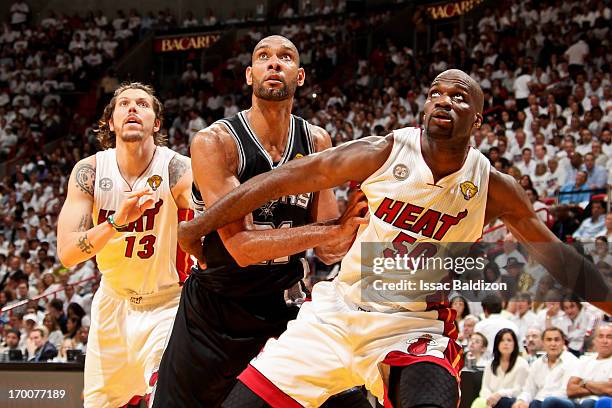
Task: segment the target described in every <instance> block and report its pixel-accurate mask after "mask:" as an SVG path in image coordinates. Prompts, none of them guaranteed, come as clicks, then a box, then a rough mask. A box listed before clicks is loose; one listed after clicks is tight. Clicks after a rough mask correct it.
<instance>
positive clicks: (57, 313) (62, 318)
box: [47, 299, 68, 334]
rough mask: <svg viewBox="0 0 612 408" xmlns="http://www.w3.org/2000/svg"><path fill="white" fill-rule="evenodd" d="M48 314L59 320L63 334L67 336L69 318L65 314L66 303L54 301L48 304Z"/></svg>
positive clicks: (58, 300)
mask: <svg viewBox="0 0 612 408" xmlns="http://www.w3.org/2000/svg"><path fill="white" fill-rule="evenodd" d="M47 313H49V314H50V315H51V316H53V317H54V318H55V319H56V320H57V323H58V324H59V327H60V329H61V330H62V333H64V334H66V332H67V321H68V317H67V316H66V314H65V313H64V302H62V301H61V300H60V299H52V300H51V301H50V302H49V303H47Z"/></svg>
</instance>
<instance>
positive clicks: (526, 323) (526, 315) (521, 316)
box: [511, 293, 536, 349]
mask: <svg viewBox="0 0 612 408" xmlns="http://www.w3.org/2000/svg"><path fill="white" fill-rule="evenodd" d="M511 302H514V303H515V304H516V310H515V313H514V316H513V317H512V319H511V320H512V321H513V322H514V324H516V327H517V328H518V331H517V332H516V335H517V337H518V339H519V347H520V348H521V349H523V345H524V340H525V338H526V336H527V331H528V330H529V328H530V327H531V326H533V325H534V324H535V321H536V315H535V313H533V311H532V310H531V307H532V303H531V296H530V295H529V294H528V293H519V294H517V295H516V296H515V297H514V299H513V300H511Z"/></svg>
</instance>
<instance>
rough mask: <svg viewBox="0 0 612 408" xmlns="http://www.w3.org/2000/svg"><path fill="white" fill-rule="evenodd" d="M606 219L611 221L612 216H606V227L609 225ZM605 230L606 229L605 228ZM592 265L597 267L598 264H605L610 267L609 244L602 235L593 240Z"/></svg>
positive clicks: (611, 259)
mask: <svg viewBox="0 0 612 408" xmlns="http://www.w3.org/2000/svg"><path fill="white" fill-rule="evenodd" d="M608 219H610V220H611V221H612V214H610V215H606V223H605V224H606V227H607V226H608V224H609V221H608ZM606 229H607V228H606ZM591 256H592V257H593V263H594V264H595V265H597V264H598V263H599V262H605V263H607V264H608V265H612V255H611V254H610V244H609V243H608V238H606V236H605V235H604V234H602V235H601V236H599V237H597V238H595V250H594V251H593V252H592V253H591Z"/></svg>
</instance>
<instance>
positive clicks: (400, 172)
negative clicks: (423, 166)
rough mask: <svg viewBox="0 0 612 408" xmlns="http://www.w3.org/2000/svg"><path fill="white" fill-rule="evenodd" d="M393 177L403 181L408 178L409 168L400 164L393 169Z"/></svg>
mask: <svg viewBox="0 0 612 408" xmlns="http://www.w3.org/2000/svg"><path fill="white" fill-rule="evenodd" d="M393 177H395V178H396V179H397V180H399V181H402V180H406V179H407V178H408V167H406V166H405V165H403V164H398V165H396V166H395V167H394V168H393Z"/></svg>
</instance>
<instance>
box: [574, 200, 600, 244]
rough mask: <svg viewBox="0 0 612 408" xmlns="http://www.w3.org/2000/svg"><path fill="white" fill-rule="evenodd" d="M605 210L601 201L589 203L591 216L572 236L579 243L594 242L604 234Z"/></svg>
mask: <svg viewBox="0 0 612 408" xmlns="http://www.w3.org/2000/svg"><path fill="white" fill-rule="evenodd" d="M605 220H606V210H605V208H604V203H603V202H602V201H592V202H591V216H590V217H589V218H586V219H585V220H584V221H582V223H581V224H580V227H578V229H577V230H576V231H575V232H574V234H573V235H572V236H573V237H574V238H576V239H578V240H580V241H594V240H595V238H597V237H598V236H600V235H603V234H605V233H606V223H605Z"/></svg>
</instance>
